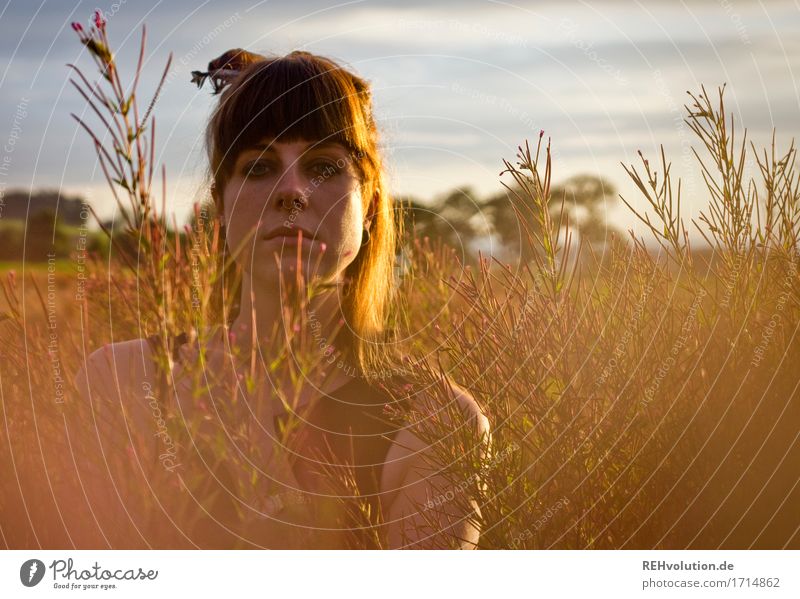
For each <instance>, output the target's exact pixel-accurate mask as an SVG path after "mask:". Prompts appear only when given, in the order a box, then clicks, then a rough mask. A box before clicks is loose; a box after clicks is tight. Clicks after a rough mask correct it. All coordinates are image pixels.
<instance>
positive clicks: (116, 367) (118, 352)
mask: <svg viewBox="0 0 800 599" xmlns="http://www.w3.org/2000/svg"><path fill="white" fill-rule="evenodd" d="M154 382H155V368H154V364H153V358H152V352H151V350H150V345H149V343H148V342H147V340H146V339H131V340H128V341H120V342H117V343H110V344H107V345H104V346H103V347H100V348H98V349H96V350H95V351H93V352H92V353H91V354H89V355H88V356H86V358H85V360H84V364H83V366H82V367H81V368H80V370H79V371H78V372H77V373H76V375H75V385H76V387H77V388H78V389H79V390H81V391H89V392H92V391H94V390H96V391H97V392H99V393H102V394H103V395H104V396H107V395H109V394H111V395H125V394H127V393H130V392H131V391H132V390H133V389H135V388H137V387H138V388H140V389H141V388H142V386H143V385H146V384H149V385H151V386H152V385H153V384H154Z"/></svg>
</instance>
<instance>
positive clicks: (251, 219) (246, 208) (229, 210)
mask: <svg viewBox="0 0 800 599" xmlns="http://www.w3.org/2000/svg"><path fill="white" fill-rule="evenodd" d="M252 196H254V194H253V193H252V191H250V190H248V189H247V186H245V185H236V186H235V187H234V186H232V185H231V186H229V188H228V189H227V191H226V193H225V195H224V196H223V202H224V206H225V234H226V238H227V241H228V250H229V251H234V250H235V249H236V247H237V246H238V244H239V243H240V242H241V241H243V240H244V239H246V238H247V236H248V235H249V234H250V232H251V231H252V230H253V228H254V227H257V226H258V221H259V218H261V211H262V208H263V206H260V205H258V202H257V201H256V199H257V198H256V197H252Z"/></svg>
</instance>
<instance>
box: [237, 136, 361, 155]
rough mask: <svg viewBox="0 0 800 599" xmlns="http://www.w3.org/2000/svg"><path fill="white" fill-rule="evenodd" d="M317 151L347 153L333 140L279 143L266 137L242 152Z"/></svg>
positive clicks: (341, 145) (299, 140)
mask: <svg viewBox="0 0 800 599" xmlns="http://www.w3.org/2000/svg"><path fill="white" fill-rule="evenodd" d="M315 150H334V151H336V150H339V151H341V152H347V148H345V147H344V145H343V144H341V143H339V142H338V141H335V140H332V139H329V140H314V141H312V140H307V139H297V140H292V141H279V140H275V139H274V138H272V137H265V138H262V139H261V140H259V141H257V142H256V143H254V144H252V145H249V146H247V147H246V148H244V149H243V150H242V154H244V153H245V152H259V153H264V154H267V153H282V152H297V153H303V152H309V151H315Z"/></svg>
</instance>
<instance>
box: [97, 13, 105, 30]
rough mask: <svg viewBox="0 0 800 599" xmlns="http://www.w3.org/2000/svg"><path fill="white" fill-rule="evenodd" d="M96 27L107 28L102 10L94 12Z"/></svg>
mask: <svg viewBox="0 0 800 599" xmlns="http://www.w3.org/2000/svg"><path fill="white" fill-rule="evenodd" d="M94 26H95V27H97V28H98V29H102V28H103V27H105V26H106V20H105V19H104V18H103V11H101V10H100V9H98V10H96V11H94Z"/></svg>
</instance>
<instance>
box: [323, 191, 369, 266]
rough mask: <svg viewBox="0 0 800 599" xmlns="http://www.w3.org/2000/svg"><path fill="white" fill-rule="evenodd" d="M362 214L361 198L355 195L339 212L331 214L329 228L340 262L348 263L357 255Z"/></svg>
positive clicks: (359, 244) (361, 227)
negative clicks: (331, 230)
mask: <svg viewBox="0 0 800 599" xmlns="http://www.w3.org/2000/svg"><path fill="white" fill-rule="evenodd" d="M362 214H363V213H362V210H361V197H360V196H359V195H356V194H354V195H353V197H351V198H350V200H349V201H348V202H347V203H346V204H345V205H343V206H342V210H341V212H339V213H338V214H331V217H332V222H331V224H332V225H333V226H332V227H331V228H332V229H333V230H334V231H335V237H336V243H335V245H336V249H337V255H338V256H339V260H340V261H346V262H348V263H349V262H351V261H352V260H353V258H355V255H356V254H357V253H358V249H359V247H360V246H361V230H362V229H363V222H362V220H363V218H362ZM334 223H335V224H334Z"/></svg>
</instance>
